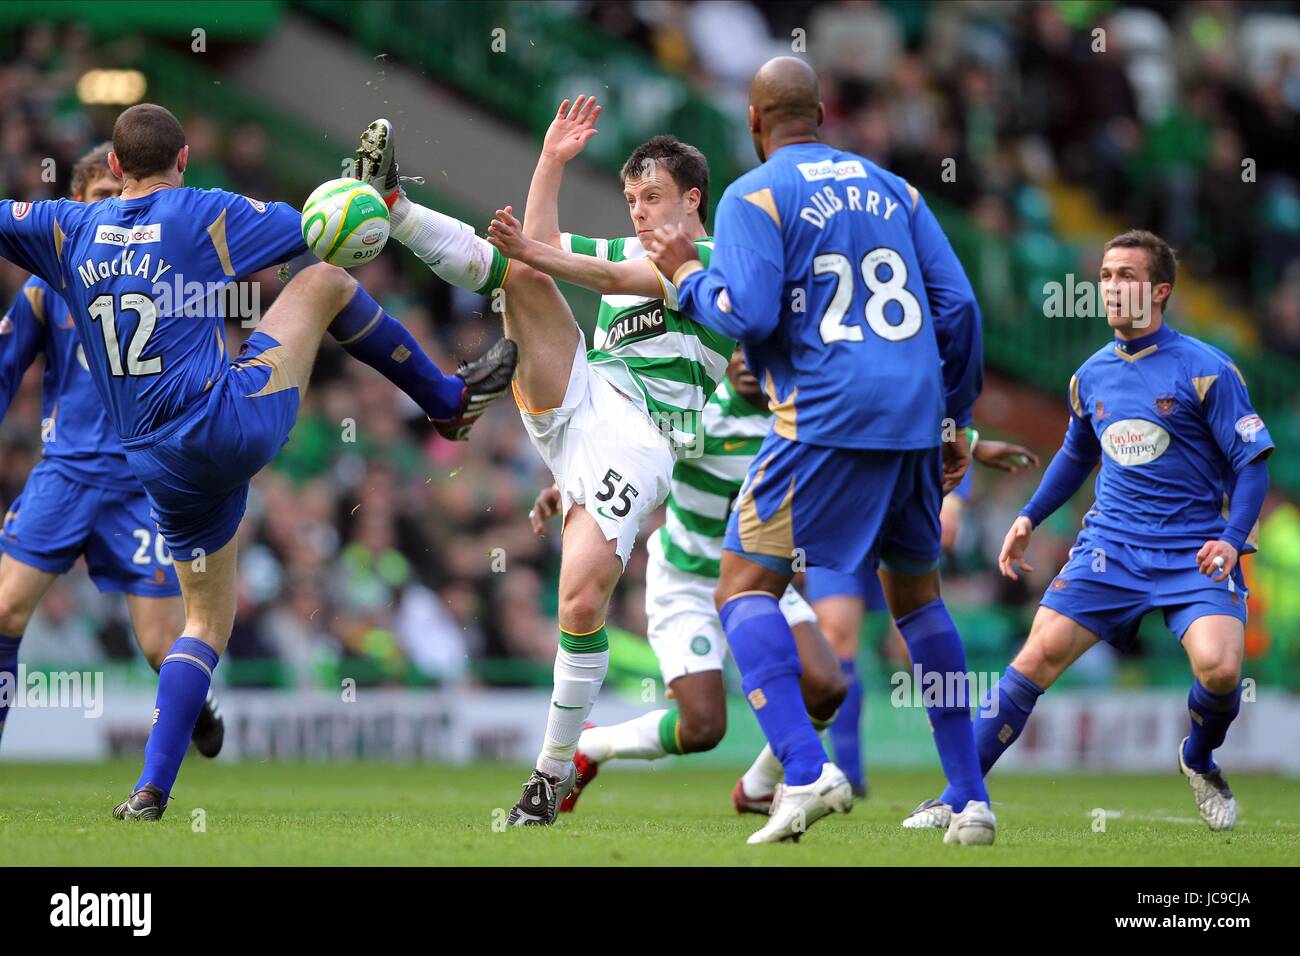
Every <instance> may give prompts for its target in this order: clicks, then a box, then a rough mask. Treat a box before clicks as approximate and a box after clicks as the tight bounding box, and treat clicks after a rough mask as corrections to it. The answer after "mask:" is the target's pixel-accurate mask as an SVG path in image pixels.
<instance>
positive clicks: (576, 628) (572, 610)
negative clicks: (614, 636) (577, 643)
mask: <svg viewBox="0 0 1300 956" xmlns="http://www.w3.org/2000/svg"><path fill="white" fill-rule="evenodd" d="M607 601H608V594H607V592H606V591H605V590H604V589H602V588H601V587H599V586H598V585H597V584H595V583H593V582H591V581H584V582H582V583H581V584H580V585H577V586H575V587H572V588H565V589H562V590H561V592H560V627H562V628H563V629H564V630H566V631H569V632H570V633H572V634H586V633H588V632H590V631H594V630H595V629H596V628H598V627H600V626H601V625H602V624H604V623H605V605H606V603H607Z"/></svg>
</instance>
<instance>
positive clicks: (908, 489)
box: [723, 432, 943, 574]
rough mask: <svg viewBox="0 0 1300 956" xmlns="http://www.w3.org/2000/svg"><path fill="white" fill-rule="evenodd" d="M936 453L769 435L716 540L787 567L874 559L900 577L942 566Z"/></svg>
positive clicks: (854, 566)
mask: <svg viewBox="0 0 1300 956" xmlns="http://www.w3.org/2000/svg"><path fill="white" fill-rule="evenodd" d="M942 505H943V459H942V453H941V451H940V449H938V448H923V449H919V450H916V451H880V450H874V449H873V450H865V449H856V448H827V447H824V446H820V445H805V444H800V443H799V442H793V441H789V440H788V439H785V438H782V437H781V436H780V435H777V434H776V432H768V435H767V437H766V438H765V439H763V444H762V445H761V446H760V447H759V450H758V455H757V456H755V458H754V463H753V464H752V465H750V468H749V473H748V474H747V475H746V476H745V484H744V486H743V487H742V488H741V491H740V496H739V498H738V500H737V502H736V508H735V510H734V511H733V512H732V513H731V518H730V520H729V521H728V522H727V536H726V539H725V540H724V542H723V547H725V548H726V549H727V550H728V551H735V552H738V553H739V554H742V555H744V556H745V557H747V558H750V559H751V560H753V561H755V562H756V563H758V564H761V565H763V566H764V567H768V568H770V569H772V570H778V571H784V573H789V572H790V570H791V568H790V564H791V561H792V560H793V559H794V557H795V556H796V555H802V557H803V558H804V561H805V563H806V565H807V566H808V567H818V568H831V569H832V570H835V571H840V572H842V573H844V574H853V573H855V572H856V571H857V570H858V569H859V568H860V567H861V566H862V565H863V564H867V565H869V566H872V567H874V566H875V565H876V563H877V562H880V563H883V564H884V565H885V566H886V567H887V568H890V569H891V570H894V571H897V572H899V573H901V574H922V573H924V572H926V571H930V570H932V569H934V568H936V567H938V565H939V509H940V508H941V507H942Z"/></svg>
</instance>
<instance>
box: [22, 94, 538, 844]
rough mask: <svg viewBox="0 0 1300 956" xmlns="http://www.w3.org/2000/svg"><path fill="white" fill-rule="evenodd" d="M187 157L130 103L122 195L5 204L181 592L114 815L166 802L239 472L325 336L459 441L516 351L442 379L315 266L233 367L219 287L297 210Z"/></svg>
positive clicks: (229, 611)
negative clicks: (136, 771)
mask: <svg viewBox="0 0 1300 956" xmlns="http://www.w3.org/2000/svg"><path fill="white" fill-rule="evenodd" d="M188 159H189V148H188V147H187V146H186V145H185V133H184V130H183V129H182V128H181V125H180V123H179V122H177V120H176V118H175V117H174V116H172V114H171V113H169V112H168V111H167V110H165V109H163V108H162V107H159V106H155V105H152V104H141V105H139V106H133V107H131V108H130V109H128V110H126V111H125V112H123V113H122V114H121V116H119V117H118V119H117V123H116V124H115V126H114V128H113V150H112V152H111V153H110V154H109V158H108V163H109V167H110V168H111V169H112V171H113V174H114V175H115V176H117V177H118V178H120V179H122V180H123V189H122V195H121V197H120V198H118V199H108V200H104V201H103V202H99V203H96V204H94V205H90V206H88V205H83V204H81V203H76V202H72V201H69V200H56V201H47V202H35V203H26V202H12V201H9V200H0V256H3V257H4V258H6V259H9V260H11V261H13V262H15V263H17V264H18V265H20V266H22V267H23V268H25V269H27V270H28V271H30V272H32V273H33V274H35V275H37V276H39V277H40V278H42V279H44V280H45V281H47V282H49V283H50V285H51V286H53V287H54V288H55V289H57V290H58V292H59V295H60V296H62V298H63V300H64V301H65V302H66V303H67V304H68V307H69V308H70V309H71V311H72V317H73V321H74V322H76V325H77V330H78V331H79V332H80V334H81V341H82V346H83V351H84V353H85V356H86V359H87V363H88V365H89V366H90V371H91V374H92V375H93V376H94V380H95V384H96V386H97V387H98V392H99V395H100V398H101V399H102V401H103V403H104V405H105V406H106V408H107V410H108V414H109V418H110V420H111V421H112V422H113V425H114V427H115V428H116V430H117V433H118V437H119V438H120V439H121V441H122V445H123V447H124V448H125V449H126V456H127V463H128V465H129V467H130V468H131V471H132V472H133V473H134V474H135V475H136V477H137V478H139V479H140V481H141V483H142V484H143V485H144V486H145V490H146V492H147V493H148V495H149V499H150V501H151V503H152V505H153V508H154V512H155V517H156V520H157V523H158V528H159V530H160V531H161V532H162V534H163V537H164V539H165V540H166V542H167V545H168V546H169V547H170V548H171V551H172V554H173V556H174V558H175V562H176V572H177V576H178V578H179V579H180V585H181V591H182V594H183V595H184V598H185V610H186V623H185V631H184V635H183V636H181V637H180V638H179V639H178V640H177V641H176V643H175V644H174V645H173V646H172V648H171V651H170V653H169V654H168V655H167V658H166V660H165V661H164V663H163V666H162V669H161V670H160V672H159V677H158V698H157V707H156V719H155V722H154V728H153V732H152V733H151V734H150V737H149V743H148V745H147V746H146V748H145V761H144V770H143V772H142V773H141V775H140V778H139V780H138V781H137V783H136V785H135V787H134V788H133V793H132V794H131V796H130V797H129V798H128V799H127V800H126V801H125V802H123V803H122V804H121V805H120V806H119V807H117V809H116V810H115V811H114V815H115V816H117V817H118V818H136V819H158V818H159V817H160V816H161V815H162V812H163V809H164V807H165V806H166V801H167V798H168V795H169V794H170V792H171V789H172V786H173V784H174V783H175V780H176V775H177V773H178V771H179V769H180V764H181V760H182V759H183V757H184V754H185V748H186V745H187V744H188V742H189V738H190V732H191V729H192V728H193V727H194V722H195V719H196V718H197V716H198V714H199V710H200V708H201V707H202V705H203V701H204V698H205V696H206V694H207V692H208V688H209V686H210V683H211V679H212V670H213V668H215V667H216V665H217V660H218V655H219V654H220V653H221V651H222V650H223V649H224V648H225V645H226V642H227V641H228V640H229V638H230V631H231V627H232V625H233V621H234V612H235V597H236V591H235V570H236V567H235V555H236V542H235V541H234V540H233V538H234V535H235V532H236V530H237V529H238V527H239V522H240V519H241V518H242V517H243V514H244V507H245V504H246V501H247V496H248V483H249V480H250V479H251V478H252V476H253V475H255V474H256V473H257V472H258V471H259V470H260V469H261V468H262V467H263V466H264V465H265V464H267V463H268V462H269V461H270V460H271V459H272V458H274V457H275V455H276V453H277V452H278V451H279V450H280V448H281V446H283V445H284V443H285V441H287V439H288V436H289V431H290V429H291V428H292V427H293V424H294V419H295V417H296V415H297V412H298V404H299V401H300V398H301V395H302V393H303V392H304V391H305V390H306V388H307V383H308V380H309V378H310V375H311V369H312V366H313V364H314V363H315V359H316V351H317V348H318V347H319V345H320V341H321V338H322V337H323V336H324V335H325V333H326V332H329V333H330V334H331V335H333V336H334V337H335V338H336V339H337V340H338V341H339V344H340V345H342V346H343V347H344V348H345V349H346V350H347V351H348V352H349V353H350V354H351V355H353V356H354V357H356V358H358V359H360V360H361V361H363V362H365V363H366V364H368V365H371V366H372V367H374V368H375V369H377V370H378V371H380V372H381V373H383V374H384V375H385V376H386V377H388V378H389V379H391V380H392V381H393V382H394V383H395V384H397V385H398V386H399V387H400V388H401V389H402V390H403V391H405V392H406V393H407V394H409V395H410V396H411V397H412V398H413V399H414V400H415V401H416V402H417V403H418V404H419V405H420V407H421V408H422V409H423V410H424V412H425V414H426V415H428V416H429V418H431V419H433V420H435V421H436V422H439V430H440V431H441V432H443V433H444V434H448V435H450V436H452V437H456V438H461V437H464V435H465V433H466V431H467V428H468V425H469V424H470V423H471V422H472V421H473V420H474V418H475V417H477V415H478V414H479V413H480V412H481V411H482V409H483V407H484V406H485V405H486V403H487V402H488V401H489V400H490V399H492V398H494V397H496V396H497V395H499V394H501V393H502V392H504V391H505V389H506V388H508V387H509V384H510V378H511V375H512V374H513V368H514V348H513V343H511V342H508V341H504V340H503V341H502V342H499V343H498V344H497V345H496V346H494V347H493V348H492V349H491V350H489V352H488V354H487V355H485V356H484V357H483V358H482V359H480V360H479V361H478V362H476V363H474V364H472V365H470V366H467V367H465V368H464V369H462V370H461V372H460V373H459V374H458V375H444V374H443V373H442V372H440V371H439V370H438V369H437V367H435V366H434V365H433V363H432V362H430V360H429V359H428V357H427V356H426V355H425V354H424V353H423V351H422V350H421V349H420V347H419V345H418V344H417V343H416V341H415V339H414V338H413V337H412V336H411V335H410V333H409V332H407V331H406V330H405V329H404V328H403V327H402V325H401V323H399V322H398V321H397V320H396V319H394V318H393V317H392V316H390V315H388V314H387V313H385V312H384V310H383V309H382V308H381V307H380V306H379V305H378V303H376V302H375V300H374V299H373V298H371V296H370V295H369V294H368V293H367V292H366V291H365V290H364V289H362V288H361V287H360V286H359V285H358V284H357V282H356V280H355V279H353V278H352V277H351V276H349V275H348V274H347V273H346V272H344V271H343V270H342V269H338V268H336V267H334V266H329V265H326V264H324V263H316V264H315V265H310V266H307V267H306V268H303V269H301V271H299V272H298V274H297V275H296V276H294V278H293V279H292V280H291V281H290V282H289V283H288V284H287V285H286V286H285V287H284V289H283V291H281V292H280V294H279V296H278V297H277V298H276V301H275V303H274V304H273V306H272V307H271V308H270V309H269V310H268V312H267V314H266V316H265V317H263V318H262V320H261V322H260V324H259V326H258V329H257V331H256V332H254V333H253V334H252V335H251V336H250V337H249V339H248V341H247V342H245V343H244V345H243V347H242V349H241V350H240V354H239V355H238V356H237V357H236V358H235V359H234V360H233V361H232V360H231V358H230V356H229V355H228V354H227V353H226V344H225V335H224V331H225V327H224V322H223V319H222V316H221V308H220V298H221V292H222V290H223V289H225V287H227V286H228V285H229V284H230V283H231V282H233V281H235V280H237V279H238V278H239V277H241V276H245V275H249V274H251V273H254V272H257V271H259V270H262V269H265V268H268V267H269V266H273V265H276V264H279V263H283V262H286V261H289V260H295V259H299V258H300V257H302V256H303V255H304V254H305V252H306V248H305V246H304V244H303V240H302V235H301V231H300V221H299V220H300V217H299V213H298V211H297V210H295V209H293V208H292V207H291V206H288V205H285V204H283V203H264V202H261V201H259V200H256V199H249V198H247V197H244V196H240V195H237V194H234V193H228V192H224V191H222V190H198V189H189V188H185V187H184V173H185V167H186V164H187V162H188ZM177 290H181V291H182V293H183V294H181V295H178V294H176V292H177ZM191 290H195V291H194V292H193V294H191Z"/></svg>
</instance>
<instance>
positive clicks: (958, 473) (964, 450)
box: [943, 428, 970, 495]
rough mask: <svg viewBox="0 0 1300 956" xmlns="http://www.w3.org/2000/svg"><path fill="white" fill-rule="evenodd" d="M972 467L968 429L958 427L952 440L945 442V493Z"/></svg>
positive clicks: (959, 482)
mask: <svg viewBox="0 0 1300 956" xmlns="http://www.w3.org/2000/svg"><path fill="white" fill-rule="evenodd" d="M969 467H970V436H969V435H967V434H966V429H964V428H959V429H957V434H956V435H954V436H953V439H952V441H946V442H944V443H943V493H944V494H945V495H946V494H947V493H948V492H950V491H952V490H953V489H954V488H956V487H957V486H958V485H960V484H961V480H962V478H964V477H965V476H966V469H967V468H969Z"/></svg>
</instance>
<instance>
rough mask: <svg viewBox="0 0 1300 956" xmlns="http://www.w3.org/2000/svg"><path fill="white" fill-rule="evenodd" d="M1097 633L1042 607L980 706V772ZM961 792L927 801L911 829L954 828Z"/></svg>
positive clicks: (1003, 748)
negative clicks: (1019, 647)
mask: <svg viewBox="0 0 1300 956" xmlns="http://www.w3.org/2000/svg"><path fill="white" fill-rule="evenodd" d="M1095 643H1097V636H1096V635H1095V634H1093V633H1092V632H1091V631H1089V630H1088V629H1087V628H1085V627H1083V626H1082V625H1080V624H1078V623H1076V622H1075V621H1074V620H1072V619H1071V618H1068V617H1066V616H1065V615H1064V614H1061V613H1060V612H1058V611H1054V610H1053V609H1051V608H1049V607H1040V608H1039V609H1038V613H1037V614H1036V615H1035V616H1034V623H1033V626H1032V627H1031V628H1030V630H1029V638H1028V640H1026V641H1025V646H1024V647H1023V648H1021V650H1020V653H1019V654H1017V655H1016V657H1015V660H1013V661H1012V662H1011V664H1010V665H1008V667H1007V669H1006V671H1005V672H1004V673H1003V674H1002V678H1001V679H1000V680H999V681H998V686H997V688H996V689H995V690H994V691H992V692H991V693H990V697H991V698H993V697H995V698H996V700H992V699H991V700H987V701H982V702H981V705H980V707H979V708H978V709H977V710H976V712H975V718H974V731H975V749H976V751H977V752H978V754H979V765H980V773H981V774H982V775H986V774H988V772H989V770H991V769H992V767H993V765H994V764H995V763H996V762H997V760H998V758H999V757H1001V756H1002V754H1004V753H1005V752H1006V751H1007V748H1009V747H1010V746H1011V745H1012V744H1013V743H1015V742H1016V740H1017V739H1018V738H1019V737H1020V734H1021V732H1022V731H1023V730H1024V729H1025V724H1026V722H1027V721H1028V720H1029V715H1030V713H1031V712H1032V711H1033V709H1034V704H1035V703H1036V702H1037V700H1038V698H1039V697H1040V696H1041V695H1042V694H1043V692H1044V691H1045V690H1046V689H1047V688H1048V687H1050V686H1051V685H1052V684H1054V683H1055V682H1056V680H1057V678H1059V677H1060V676H1061V675H1062V674H1063V673H1065V671H1066V669H1067V668H1068V667H1069V666H1070V665H1071V664H1073V663H1074V662H1075V661H1076V660H1078V658H1079V656H1080V655H1081V654H1083V652H1084V651H1086V650H1087V649H1088V648H1090V647H1092V645H1093V644H1095ZM959 799H960V795H959V794H957V793H956V792H955V791H954V790H953V788H952V787H949V788H948V789H946V790H945V791H944V792H943V793H942V794H940V796H939V797H938V798H937V799H933V800H926V801H924V802H922V803H921V804H920V805H919V806H918V807H917V808H916V809H915V810H913V811H912V813H911V814H910V815H909V816H908V817H907V819H906V820H904V821H903V826H904V827H907V828H908V829H917V830H925V829H944V830H946V829H948V828H949V827H950V825H951V821H952V816H953V814H952V809H953V806H954V804H955V803H956V801H957V800H959Z"/></svg>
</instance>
